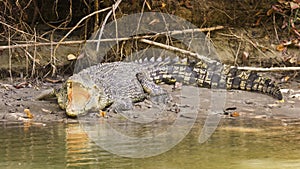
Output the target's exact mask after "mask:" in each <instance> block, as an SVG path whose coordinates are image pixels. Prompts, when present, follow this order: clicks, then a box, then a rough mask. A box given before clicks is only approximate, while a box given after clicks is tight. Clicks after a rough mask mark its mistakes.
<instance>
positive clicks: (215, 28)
mask: <svg viewBox="0 0 300 169" xmlns="http://www.w3.org/2000/svg"><path fill="white" fill-rule="evenodd" d="M79 24H80V23H79ZM223 28H224V27H223V26H216V27H211V28H199V29H185V30H174V31H166V32H160V33H156V34H153V35H145V36H134V37H123V38H118V39H116V38H113V39H100V41H101V42H111V41H126V40H136V39H147V38H154V37H157V36H160V35H177V34H183V33H194V32H207V31H213V30H219V29H223ZM70 32H71V31H70ZM68 35H69V33H68V34H67V35H66V36H65V37H64V38H63V40H64V39H65V38H66V37H67V36H68ZM98 41H99V40H76V41H63V42H62V41H61V40H60V41H59V42H45V43H42V42H39V43H35V42H30V43H28V42H26V44H16V45H10V46H0V50H4V49H13V48H23V47H34V46H51V45H57V44H59V45H71V44H82V43H95V42H98Z"/></svg>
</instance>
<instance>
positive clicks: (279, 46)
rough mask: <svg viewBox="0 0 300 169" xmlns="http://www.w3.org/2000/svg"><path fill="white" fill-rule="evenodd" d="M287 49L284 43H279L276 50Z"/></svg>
mask: <svg viewBox="0 0 300 169" xmlns="http://www.w3.org/2000/svg"><path fill="white" fill-rule="evenodd" d="M284 49H285V46H284V45H283V44H279V45H277V46H276V50H278V51H280V52H282V51H283V50H284Z"/></svg>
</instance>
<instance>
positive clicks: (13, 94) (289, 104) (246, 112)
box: [0, 81, 300, 125]
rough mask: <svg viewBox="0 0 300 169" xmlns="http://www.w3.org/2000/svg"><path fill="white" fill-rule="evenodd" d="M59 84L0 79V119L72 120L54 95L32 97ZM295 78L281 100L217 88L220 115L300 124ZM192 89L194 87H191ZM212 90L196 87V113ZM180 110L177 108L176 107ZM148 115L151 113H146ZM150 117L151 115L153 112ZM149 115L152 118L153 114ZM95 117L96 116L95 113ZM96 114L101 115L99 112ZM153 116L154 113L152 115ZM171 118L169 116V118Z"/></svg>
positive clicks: (206, 108)
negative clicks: (221, 107) (19, 85)
mask: <svg viewBox="0 0 300 169" xmlns="http://www.w3.org/2000/svg"><path fill="white" fill-rule="evenodd" d="M60 85H61V84H60V83H57V84H53V83H48V82H46V83H40V84H39V85H37V84H27V85H26V86H24V87H22V88H19V89H17V88H16V87H14V86H13V85H10V84H8V82H7V81H2V82H1V83H0V120H1V121H23V122H63V123H74V122H75V123H76V122H78V119H74V118H68V117H67V116H66V115H65V112H64V111H63V110H61V109H60V108H59V106H58V104H57V103H56V100H55V98H49V99H47V100H37V99H36V97H37V96H38V95H39V94H40V93H42V92H43V91H45V90H47V89H50V88H54V87H59V86H60ZM163 87H164V88H165V89H167V90H168V91H169V92H170V93H171V95H172V97H173V98H176V97H178V96H180V95H181V93H180V92H181V91H180V90H177V91H175V92H172V87H171V86H167V85H165V86H163ZM299 87H300V86H299V84H298V83H297V82H291V83H289V84H286V85H285V86H283V87H282V88H283V89H282V91H283V94H284V98H285V102H284V103H281V102H278V101H277V100H275V99H273V98H272V97H270V96H267V95H263V94H260V93H253V92H246V91H236V90H230V91H224V90H219V91H218V93H220V94H221V95H224V96H225V97H226V101H225V106H224V110H225V109H229V111H224V112H222V115H223V117H224V119H226V118H233V119H241V118H242V119H247V118H252V119H256V118H257V119H265V120H277V121H280V122H281V124H282V125H300V113H299V112H300V96H299V95H300V88H299ZM195 91H196V88H195ZM211 92H212V90H211V89H205V88H200V89H199V93H196V92H195V95H199V114H198V116H200V117H205V116H206V115H207V114H208V113H209V112H210V111H211V110H212V109H213V106H214V105H211V104H212V103H213V102H212V99H213V98H212V93H211ZM174 100H176V99H174ZM140 107H143V108H146V109H148V110H147V111H148V112H151V109H153V106H149V105H148V103H147V102H144V103H138V104H136V108H135V111H136V112H138V113H137V115H135V116H136V117H135V118H139V117H143V116H144V115H145V114H142V113H143V112H147V111H145V109H143V110H142V109H140ZM25 109H29V110H30V113H31V114H32V115H33V118H29V117H28V115H27V114H26V113H25V112H24V110H25ZM179 111H180V110H179ZM177 113H178V112H177V110H176V109H170V110H168V111H167V112H166V113H165V114H160V115H159V116H158V117H157V118H161V117H164V118H165V117H167V118H166V119H167V120H168V119H169V120H171V119H173V118H174V117H176V115H177ZM150 116H151V115H150ZM107 117H108V118H111V117H115V115H114V114H111V115H106V117H105V118H107ZM153 117H154V116H153ZM153 117H152V118H153ZM97 118H99V117H97ZM100 118H103V117H101V116H100ZM154 118H155V117H154ZM171 121H172V120H171Z"/></svg>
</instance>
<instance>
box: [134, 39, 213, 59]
mask: <svg viewBox="0 0 300 169" xmlns="http://www.w3.org/2000/svg"><path fill="white" fill-rule="evenodd" d="M139 41H140V42H143V43H147V44H149V45H153V46H158V47H160V48H163V49H167V50H170V51H174V52H179V53H182V54H186V55H189V56H191V57H193V58H195V59H199V60H203V61H205V62H207V63H211V62H215V61H214V60H212V59H210V58H208V57H205V56H203V55H199V54H198V53H195V52H191V51H188V50H185V49H181V48H177V47H174V46H170V45H165V44H162V43H158V42H154V41H151V40H147V39H140V40H139Z"/></svg>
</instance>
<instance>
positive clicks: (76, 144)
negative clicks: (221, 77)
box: [0, 119, 300, 169]
mask: <svg viewBox="0 0 300 169" xmlns="http://www.w3.org/2000/svg"><path fill="white" fill-rule="evenodd" d="M0 124H1V126H0V133H1V135H0V168H22V169H27V168H122V169H123V168H125V169H126V168H149V169H153V168H157V169H169V168H175V169H177V168H178V169H182V168H192V169H193V168H195V169H196V168H197V169H199V168H202V169H216V168H222V169H226V168H228V169H229V168H230V169H254V168H255V169H259V168H262V169H266V168H267V169H268V168H270V169H276V168H278V169H279V168H280V169H281V168H285V169H289V168H291V169H292V168H293V169H294V168H300V144H299V143H300V129H299V127H297V126H294V127H290V126H280V124H278V123H276V124H275V123H271V122H268V121H261V120H260V121H258V120H251V121H247V122H245V121H240V120H228V119H224V120H222V123H221V124H220V126H219V128H218V129H217V131H216V132H215V133H214V134H213V136H212V137H211V138H210V139H209V140H208V141H207V142H205V143H204V144H199V143H198V142H197V139H198V135H199V133H200V127H202V126H201V125H202V122H199V123H197V124H196V125H195V126H194V128H193V129H192V131H191V132H190V133H189V135H187V137H186V138H185V139H184V140H183V141H182V142H180V143H179V144H178V145H177V146H175V147H174V148H172V149H171V150H169V151H167V152H165V153H163V154H161V155H158V156H154V157H149V158H142V159H133V158H125V157H120V156H118V155H114V154H111V153H109V152H107V151H105V150H103V149H102V148H100V147H99V146H97V145H96V144H95V143H94V142H92V141H91V140H89V138H88V137H87V135H86V134H85V133H84V132H83V130H82V129H81V127H80V125H79V124H61V123H55V124H46V126H44V125H42V124H38V123H37V124H30V123H6V122H1V123H0ZM116 141H118V140H116ZM150 146H151V145H150ZM153 146H155V145H153Z"/></svg>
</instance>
